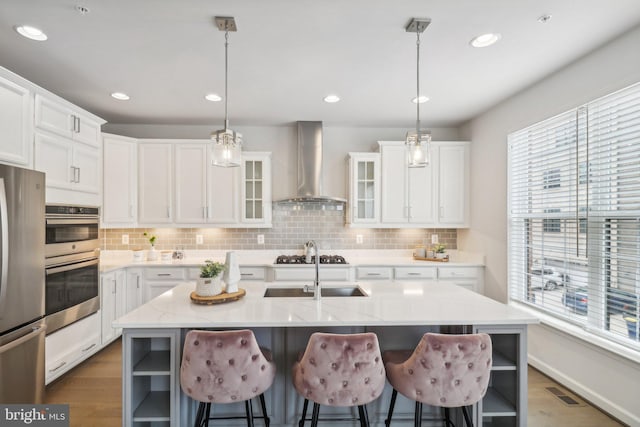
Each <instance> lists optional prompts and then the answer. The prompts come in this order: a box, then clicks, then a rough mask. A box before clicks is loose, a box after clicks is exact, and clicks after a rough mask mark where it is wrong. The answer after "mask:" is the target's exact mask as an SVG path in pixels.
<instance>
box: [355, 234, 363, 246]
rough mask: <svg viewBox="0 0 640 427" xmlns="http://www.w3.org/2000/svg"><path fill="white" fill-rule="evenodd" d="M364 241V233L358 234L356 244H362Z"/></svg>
mask: <svg viewBox="0 0 640 427" xmlns="http://www.w3.org/2000/svg"><path fill="white" fill-rule="evenodd" d="M362 242H363V239H362V234H356V245H361V244H362Z"/></svg>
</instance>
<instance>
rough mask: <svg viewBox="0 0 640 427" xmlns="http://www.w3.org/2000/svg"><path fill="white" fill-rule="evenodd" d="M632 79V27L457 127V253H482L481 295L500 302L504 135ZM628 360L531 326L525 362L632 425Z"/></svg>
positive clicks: (638, 43)
mask: <svg viewBox="0 0 640 427" xmlns="http://www.w3.org/2000/svg"><path fill="white" fill-rule="evenodd" d="M638 81H640V27H638V28H636V29H634V30H632V31H630V32H628V33H627V34H625V35H624V36H622V37H620V38H618V39H616V40H614V41H613V42H611V43H609V44H607V45H605V46H603V47H601V48H600V49H597V50H596V51H594V52H592V53H591V54H589V55H587V56H585V57H583V58H581V59H580V60H578V61H576V62H574V63H573V64H571V65H569V66H567V67H565V68H564V69H562V70H560V71H558V72H556V73H554V74H553V75H551V76H549V77H547V78H546V79H544V80H542V81H541V82H539V83H537V84H535V85H533V86H532V87H530V88H528V89H526V90H524V91H522V92H521V93H519V94H517V95H515V96H513V97H511V98H510V99H508V100H506V101H505V102H502V103H501V104H499V105H497V106H495V107H494V108H492V109H490V110H489V111H487V112H485V113H484V114H482V115H480V116H478V117H476V118H474V119H473V120H471V121H470V122H469V123H467V124H465V125H464V126H462V127H461V129H460V135H461V136H462V137H463V139H469V140H471V141H473V143H472V147H471V180H470V181H471V189H470V190H471V191H470V194H471V228H470V229H468V230H459V231H458V249H460V250H465V251H470V252H480V253H484V254H485V256H486V275H485V293H486V294H487V295H488V296H490V297H491V298H494V299H497V300H499V301H503V302H506V301H507V296H508V290H507V199H506V195H507V135H508V134H509V133H510V132H512V131H514V130H517V129H521V128H523V127H526V126H527V125H530V124H533V123H535V122H538V121H540V120H542V119H545V118H548V117H551V116H554V115H556V114H558V113H561V112H563V111H566V110H568V109H570V108H573V107H576V106H578V105H581V104H583V103H585V102H587V101H589V100H592V99H594V98H597V97H599V96H602V95H605V94H607V93H610V92H613V91H615V90H617V89H620V88H623V87H625V86H628V85H630V84H632V83H636V82H638ZM631 353H635V358H636V359H635V360H636V362H633V361H630V360H629V359H626V358H622V357H620V356H618V355H616V354H615V353H613V352H609V351H606V350H603V349H602V348H600V347H596V346H594V345H592V344H591V343H590V342H587V341H586V340H584V339H579V338H574V337H573V336H571V335H568V334H566V333H564V332H562V331H560V330H559V329H557V328H554V327H549V326H546V325H544V326H543V325H541V326H533V327H531V328H530V333H529V361H530V363H531V364H532V365H534V366H535V367H537V368H539V369H541V370H543V371H544V372H545V373H547V374H549V375H551V376H553V377H555V378H557V379H558V380H559V381H560V382H562V383H563V384H565V385H567V386H568V387H570V388H572V389H573V390H575V391H576V392H578V393H580V394H581V395H583V396H584V397H585V398H587V399H589V400H591V401H592V402H594V403H595V404H596V405H598V406H601V407H602V408H604V409H605V410H607V411H608V412H610V413H612V414H614V415H615V416H616V417H619V418H620V419H622V420H623V421H625V422H627V423H629V424H632V425H640V405H638V384H640V364H639V363H637V361H639V360H640V355H638V352H631Z"/></svg>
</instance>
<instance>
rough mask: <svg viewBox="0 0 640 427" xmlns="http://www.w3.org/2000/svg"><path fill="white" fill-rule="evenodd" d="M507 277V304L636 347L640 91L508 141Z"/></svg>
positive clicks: (539, 125)
mask: <svg viewBox="0 0 640 427" xmlns="http://www.w3.org/2000/svg"><path fill="white" fill-rule="evenodd" d="M508 275H509V284H510V289H509V291H510V298H511V299H513V300H517V301H521V302H524V303H526V304H529V305H531V306H532V307H535V308H537V309H539V310H542V311H545V312H547V313H550V314H553V315H555V316H558V317H561V318H563V319H565V320H569V321H571V322H574V323H576V324H579V325H583V327H584V328H585V329H587V330H589V331H592V332H594V333H596V334H599V335H602V336H605V337H607V338H610V339H612V340H615V341H617V342H621V343H624V344H627V345H630V346H636V347H638V348H640V346H638V334H637V325H638V322H637V319H638V315H639V314H640V312H639V306H638V299H639V298H638V295H639V294H640V85H634V86H632V87H630V88H627V89H624V90H622V91H619V92H616V93H614V94H612V95H609V96H606V97H603V98H600V99H598V100H596V101H594V102H592V103H589V104H587V105H585V106H582V107H580V108H578V109H575V110H571V111H568V112H566V113H563V114H561V115H559V116H556V117H554V118H551V119H548V120H545V121H543V122H540V123H537V124H535V125H533V126H530V127H528V128H526V129H522V130H520V131H517V132H514V133H512V134H511V135H509V271H508ZM634 328H635V329H634Z"/></svg>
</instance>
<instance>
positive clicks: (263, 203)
mask: <svg viewBox="0 0 640 427" xmlns="http://www.w3.org/2000/svg"><path fill="white" fill-rule="evenodd" d="M242 157H243V160H242V202H241V206H242V222H243V223H244V224H246V225H247V226H248V227H271V153H266V152H264V153H263V152H244V153H242Z"/></svg>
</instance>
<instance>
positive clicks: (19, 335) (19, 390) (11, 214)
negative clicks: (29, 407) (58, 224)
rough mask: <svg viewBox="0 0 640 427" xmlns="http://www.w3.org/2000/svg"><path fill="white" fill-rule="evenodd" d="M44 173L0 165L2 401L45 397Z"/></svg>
mask: <svg viewBox="0 0 640 427" xmlns="http://www.w3.org/2000/svg"><path fill="white" fill-rule="evenodd" d="M44 191H45V183H44V174H43V173H42V172H36V171H32V170H27V169H22V168H17V167H13V166H7V165H0V378H1V380H0V403H42V401H43V398H44V337H45V329H46V327H45V322H44V308H45V306H44V296H45V291H44V285H45V278H44V241H45V224H44V206H45V205H44V203H45V199H44Z"/></svg>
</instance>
